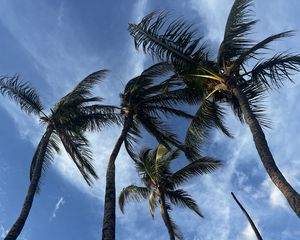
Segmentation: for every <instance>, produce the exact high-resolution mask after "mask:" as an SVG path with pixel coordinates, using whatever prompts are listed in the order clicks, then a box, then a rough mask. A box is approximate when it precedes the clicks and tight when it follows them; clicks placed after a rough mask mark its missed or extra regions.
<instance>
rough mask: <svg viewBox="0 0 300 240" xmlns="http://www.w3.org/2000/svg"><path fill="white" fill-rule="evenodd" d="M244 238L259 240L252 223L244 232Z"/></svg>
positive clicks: (245, 239)
mask: <svg viewBox="0 0 300 240" xmlns="http://www.w3.org/2000/svg"><path fill="white" fill-rule="evenodd" d="M242 236H243V239H244V240H255V239H257V238H256V236H255V233H254V231H253V229H252V227H251V225H250V223H248V224H247V226H246V227H245V228H244V230H243V232H242Z"/></svg>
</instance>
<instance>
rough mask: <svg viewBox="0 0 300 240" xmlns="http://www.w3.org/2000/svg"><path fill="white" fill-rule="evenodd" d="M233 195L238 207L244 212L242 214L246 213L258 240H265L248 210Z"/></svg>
mask: <svg viewBox="0 0 300 240" xmlns="http://www.w3.org/2000/svg"><path fill="white" fill-rule="evenodd" d="M231 195H232V197H233V199H234V201H235V202H236V203H237V205H239V207H240V209H241V210H242V212H243V213H244V215H245V216H246V218H247V220H248V222H249V223H250V225H251V228H252V229H253V232H254V233H255V236H256V238H257V240H263V238H262V236H261V235H260V233H259V231H258V229H257V227H256V226H255V223H254V222H253V220H252V219H251V217H250V215H249V214H248V212H247V210H246V209H245V208H244V207H243V205H242V204H241V203H240V201H239V200H238V199H237V198H236V196H235V195H234V193H233V192H231Z"/></svg>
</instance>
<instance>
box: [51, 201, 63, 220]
mask: <svg viewBox="0 0 300 240" xmlns="http://www.w3.org/2000/svg"><path fill="white" fill-rule="evenodd" d="M65 203H66V201H65V200H64V197H60V198H59V199H58V201H57V203H56V204H55V207H54V210H53V212H52V214H51V217H50V219H54V218H56V214H57V212H58V210H59V209H60V208H61V207H62V206H63V205H64V204H65Z"/></svg>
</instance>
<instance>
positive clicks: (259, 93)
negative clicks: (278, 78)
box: [231, 81, 272, 128]
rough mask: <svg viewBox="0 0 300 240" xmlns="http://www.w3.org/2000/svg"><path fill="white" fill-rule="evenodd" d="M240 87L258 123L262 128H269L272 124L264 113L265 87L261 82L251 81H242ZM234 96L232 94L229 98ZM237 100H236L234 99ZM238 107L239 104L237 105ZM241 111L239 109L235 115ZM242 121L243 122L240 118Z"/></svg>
mask: <svg viewBox="0 0 300 240" xmlns="http://www.w3.org/2000/svg"><path fill="white" fill-rule="evenodd" d="M240 88H241V89H242V93H243V94H244V96H246V98H247V99H248V102H249V106H250V108H251V111H252V113H253V115H254V116H255V117H256V119H257V120H258V122H259V124H260V125H261V126H262V127H264V128H271V126H272V124H271V121H270V119H269V118H268V117H267V115H266V107H265V105H264V99H265V97H266V88H265V86H264V85H263V84H262V83H259V82H258V83H255V82H251V81H247V82H244V83H242V84H240ZM234 98H235V97H234V96H233V97H232V99H231V100H233V99H234ZM236 102H237V100H236ZM237 106H238V107H240V106H239V104H238V105H237ZM238 113H241V110H240V109H239V110H238V112H237V113H236V115H238ZM242 122H244V121H243V120H242Z"/></svg>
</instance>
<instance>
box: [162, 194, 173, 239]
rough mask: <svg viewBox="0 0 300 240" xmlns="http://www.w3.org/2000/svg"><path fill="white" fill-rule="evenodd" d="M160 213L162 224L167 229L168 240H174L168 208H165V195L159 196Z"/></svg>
mask: <svg viewBox="0 0 300 240" xmlns="http://www.w3.org/2000/svg"><path fill="white" fill-rule="evenodd" d="M160 211H161V215H162V218H163V220H164V223H165V225H166V227H167V229H168V232H169V235H170V240H175V233H174V229H173V227H172V223H171V219H170V216H169V212H168V208H167V206H166V200H165V195H164V194H163V193H161V196H160Z"/></svg>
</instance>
